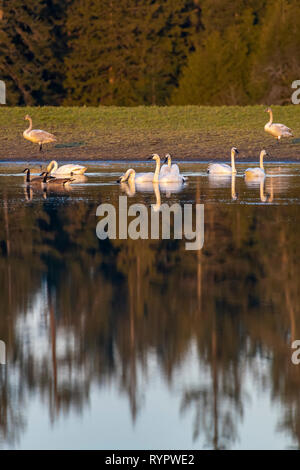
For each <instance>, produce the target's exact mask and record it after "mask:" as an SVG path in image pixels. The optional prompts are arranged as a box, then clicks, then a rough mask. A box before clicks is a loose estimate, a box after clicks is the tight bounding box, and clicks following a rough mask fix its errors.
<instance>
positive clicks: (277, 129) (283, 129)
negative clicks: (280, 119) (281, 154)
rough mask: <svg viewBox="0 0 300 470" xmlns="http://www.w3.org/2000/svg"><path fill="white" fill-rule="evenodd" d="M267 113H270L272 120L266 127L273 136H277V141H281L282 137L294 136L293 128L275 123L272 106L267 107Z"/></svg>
mask: <svg viewBox="0 0 300 470" xmlns="http://www.w3.org/2000/svg"><path fill="white" fill-rule="evenodd" d="M265 111H266V113H269V114H270V120H269V122H267V124H266V125H265V127H264V129H265V131H266V132H268V134H271V135H272V136H273V137H276V139H277V142H278V143H279V141H280V139H281V137H292V136H293V133H292V131H291V129H290V128H289V127H287V126H285V125H284V124H276V123H273V112H272V109H271V108H267V109H266V110H265Z"/></svg>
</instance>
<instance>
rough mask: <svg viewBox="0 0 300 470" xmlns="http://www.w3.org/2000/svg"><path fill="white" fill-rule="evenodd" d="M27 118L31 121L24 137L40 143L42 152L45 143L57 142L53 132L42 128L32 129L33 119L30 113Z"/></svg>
mask: <svg viewBox="0 0 300 470" xmlns="http://www.w3.org/2000/svg"><path fill="white" fill-rule="evenodd" d="M25 120H27V121H29V127H28V129H26V130H25V131H24V132H23V137H24V139H27V140H29V141H30V142H33V143H34V144H39V146H40V152H41V151H42V146H43V144H48V143H50V142H56V137H55V136H54V135H53V134H50V133H49V132H46V131H41V130H40V129H32V119H31V117H30V116H28V114H27V115H26V116H25Z"/></svg>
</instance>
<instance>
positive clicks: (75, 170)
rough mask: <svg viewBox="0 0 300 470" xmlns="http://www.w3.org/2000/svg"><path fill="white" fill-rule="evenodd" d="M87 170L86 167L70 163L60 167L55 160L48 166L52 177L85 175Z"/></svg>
mask: <svg viewBox="0 0 300 470" xmlns="http://www.w3.org/2000/svg"><path fill="white" fill-rule="evenodd" d="M86 170H87V168H86V167H85V166H82V165H76V164H74V163H68V164H67V165H62V166H60V167H58V164H57V162H56V161H55V160H52V162H50V163H49V165H48V166H47V171H48V173H49V174H50V175H51V176H70V175H83V173H84V172H85V171H86Z"/></svg>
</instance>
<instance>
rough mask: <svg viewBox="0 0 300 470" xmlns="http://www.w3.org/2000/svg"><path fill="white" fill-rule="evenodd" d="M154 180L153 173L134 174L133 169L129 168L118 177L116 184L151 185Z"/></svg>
mask: <svg viewBox="0 0 300 470" xmlns="http://www.w3.org/2000/svg"><path fill="white" fill-rule="evenodd" d="M153 178H154V173H153V172H149V173H136V172H135V170H134V169H133V168H129V169H128V170H127V171H126V173H124V175H122V176H120V178H119V179H118V181H117V182H118V183H124V182H125V181H128V182H130V183H131V182H136V183H152V181H153Z"/></svg>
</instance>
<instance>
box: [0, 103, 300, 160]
mask: <svg viewBox="0 0 300 470" xmlns="http://www.w3.org/2000/svg"><path fill="white" fill-rule="evenodd" d="M264 109H265V107H263V106H248V107H238V106H231V107H230V106H222V107H204V106H184V107H179V106H178V107H177V106H172V107H144V106H141V107H137V108H117V107H99V108H86V107H80V108H62V107H60V108H57V107H42V108H38V107H35V108H11V107H1V108H0V127H1V145H0V160H2V161H3V160H10V159H11V160H16V159H18V160H19V159H22V160H30V159H46V160H49V159H52V158H55V159H57V160H70V159H72V160H90V159H95V160H101V159H104V160H110V159H128V160H129V159H144V158H145V157H147V156H148V155H150V154H151V153H153V152H157V153H159V154H164V153H166V152H169V153H171V154H173V155H174V157H176V158H178V159H188V160H193V159H195V160H196V159H197V160H198V159H199V160H200V159H201V160H211V159H226V160H228V158H229V153H230V148H231V147H232V146H236V147H238V149H239V150H240V158H242V159H245V160H253V159H255V160H257V159H258V152H259V150H260V149H262V148H266V150H268V151H269V153H270V154H271V155H272V157H273V158H274V159H277V160H300V106H295V105H291V106H284V107H280V106H274V107H273V111H274V120H275V122H281V123H283V124H286V125H287V126H289V127H291V128H292V130H293V133H294V137H293V138H290V139H284V140H282V142H281V143H280V144H279V145H278V144H277V142H276V140H275V139H274V138H272V137H271V136H269V135H268V134H266V133H265V132H264V124H265V123H266V122H267V120H268V117H269V116H268V114H267V113H265V112H264ZM26 114H30V116H31V117H32V119H33V128H34V129H44V130H47V131H49V132H52V133H54V134H55V135H56V137H57V144H50V145H47V146H45V151H44V153H43V154H40V153H39V151H38V146H37V145H34V144H32V143H30V142H28V141H26V140H24V138H23V135H22V132H23V130H24V129H25V128H26V127H28V121H24V116H25V115H26Z"/></svg>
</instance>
